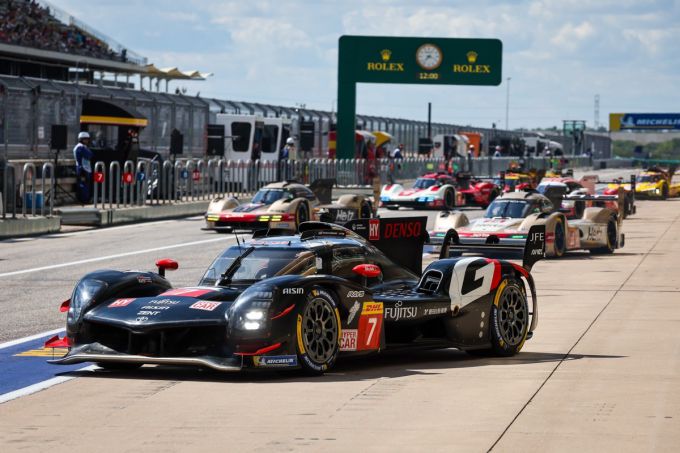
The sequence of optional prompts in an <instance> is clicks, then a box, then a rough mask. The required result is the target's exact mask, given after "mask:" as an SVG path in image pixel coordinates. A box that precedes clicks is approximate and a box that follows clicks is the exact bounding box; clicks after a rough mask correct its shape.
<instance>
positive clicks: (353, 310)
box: [347, 300, 361, 324]
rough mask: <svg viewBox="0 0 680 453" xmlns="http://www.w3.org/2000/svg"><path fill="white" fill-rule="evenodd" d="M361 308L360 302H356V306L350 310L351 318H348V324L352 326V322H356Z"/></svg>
mask: <svg viewBox="0 0 680 453" xmlns="http://www.w3.org/2000/svg"><path fill="white" fill-rule="evenodd" d="M359 308H361V304H360V303H359V301H358V300H355V301H354V305H352V308H350V309H349V316H347V324H352V321H354V317H355V316H356V315H357V313H358V312H359Z"/></svg>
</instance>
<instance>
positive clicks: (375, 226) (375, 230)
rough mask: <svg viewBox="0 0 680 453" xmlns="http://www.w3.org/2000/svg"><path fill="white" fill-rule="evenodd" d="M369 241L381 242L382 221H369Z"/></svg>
mask: <svg viewBox="0 0 680 453" xmlns="http://www.w3.org/2000/svg"><path fill="white" fill-rule="evenodd" d="M368 240H369V241H379V240H380V220H379V219H370V220H369V221H368Z"/></svg>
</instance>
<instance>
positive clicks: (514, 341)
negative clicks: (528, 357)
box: [489, 278, 529, 357]
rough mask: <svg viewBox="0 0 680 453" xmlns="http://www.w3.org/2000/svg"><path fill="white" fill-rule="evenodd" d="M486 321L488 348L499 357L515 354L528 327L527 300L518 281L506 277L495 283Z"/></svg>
mask: <svg viewBox="0 0 680 453" xmlns="http://www.w3.org/2000/svg"><path fill="white" fill-rule="evenodd" d="M490 322H491V325H490V326H489V327H490V330H491V335H490V336H491V349H492V351H493V352H494V353H495V354H496V355H500V356H503V357H509V356H512V355H515V354H517V353H518V352H519V351H520V350H521V349H522V346H524V342H525V341H526V338H527V333H528V331H529V303H528V301H527V295H526V290H525V289H524V285H523V284H522V282H521V281H518V280H516V279H513V278H508V279H505V280H503V281H502V282H501V283H500V285H498V289H496V295H495V297H494V303H493V305H492V306H491V319H490Z"/></svg>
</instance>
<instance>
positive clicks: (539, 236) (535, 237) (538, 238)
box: [529, 233, 544, 242]
mask: <svg viewBox="0 0 680 453" xmlns="http://www.w3.org/2000/svg"><path fill="white" fill-rule="evenodd" d="M543 240H544V234H543V233H534V234H532V235H531V238H529V241H531V242H536V241H541V242H542V241H543Z"/></svg>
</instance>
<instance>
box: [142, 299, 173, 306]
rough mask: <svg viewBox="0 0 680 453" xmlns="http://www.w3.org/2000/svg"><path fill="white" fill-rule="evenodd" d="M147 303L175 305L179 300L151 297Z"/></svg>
mask: <svg viewBox="0 0 680 453" xmlns="http://www.w3.org/2000/svg"><path fill="white" fill-rule="evenodd" d="M149 303H150V304H154V305H177V304H179V301H178V300H172V299H153V300H150V301H149Z"/></svg>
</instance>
